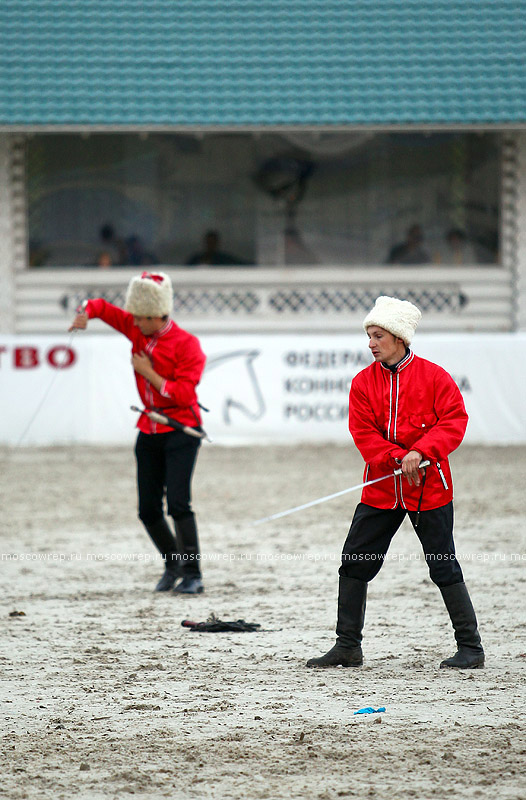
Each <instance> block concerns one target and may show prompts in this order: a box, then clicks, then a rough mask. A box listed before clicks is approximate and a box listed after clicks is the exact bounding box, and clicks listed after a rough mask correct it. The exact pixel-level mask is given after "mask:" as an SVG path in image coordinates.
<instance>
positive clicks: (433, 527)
mask: <svg viewBox="0 0 526 800" xmlns="http://www.w3.org/2000/svg"><path fill="white" fill-rule="evenodd" d="M406 514H409V518H410V520H411V523H412V525H413V528H414V529H415V532H416V535H417V536H418V538H419V539H420V543H421V545H422V549H423V551H424V556H425V559H426V563H427V566H428V569H429V576H430V578H431V580H432V581H433V582H434V583H436V585H437V586H449V585H451V584H453V583H460V582H461V581H463V580H464V578H463V576H462V570H461V568H460V564H459V563H458V561H457V559H456V556H455V544H454V542H453V503H452V502H451V503H448V504H447V505H445V506H441V507H440V508H433V509H431V510H430V511H420V515H419V517H418V525H416V522H417V512H416V511H406V510H405V509H403V508H395V509H388V510H386V509H382V508H374V507H373V506H367V505H365V504H364V503H359V504H358V506H357V507H356V511H355V512H354V517H353V520H352V523H351V527H350V529H349V534H348V536H347V539H346V541H345V544H344V546H343V552H342V563H341V567H340V575H342V576H344V577H347V578H355V579H356V580H359V581H365V582H368V581H371V580H372V579H373V578H374V577H375V575H377V574H378V572H379V571H380V569H381V567H382V564H383V563H384V559H385V556H386V554H387V551H388V549H389V545H390V544H391V539H392V538H393V536H394V535H395V533H396V531H397V530H398V528H399V527H400V525H401V524H402V522H403V520H404V517H405V515H406Z"/></svg>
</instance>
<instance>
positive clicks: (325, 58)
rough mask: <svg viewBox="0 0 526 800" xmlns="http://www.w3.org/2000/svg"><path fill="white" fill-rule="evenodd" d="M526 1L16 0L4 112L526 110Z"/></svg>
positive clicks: (297, 117) (222, 118) (171, 122)
mask: <svg viewBox="0 0 526 800" xmlns="http://www.w3.org/2000/svg"><path fill="white" fill-rule="evenodd" d="M525 76H526V0H515V1H514V2H512V1H511V0H459V1H458V2H453V1H452V0H2V2H1V4H0V125H3V126H19V125H21V126H39V125H52V126H68V125H77V126H105V125H115V126H124V127H131V126H156V125H160V126H164V125H166V126H182V127H184V126H188V127H190V128H192V127H196V126H221V127H225V128H232V127H234V128H235V127H245V126H281V125H299V126H305V125H308V126H324V125H328V126H332V125H367V126H370V125H372V126H386V125H387V126H392V125H394V126H396V125H417V126H418V125H439V126H440V125H451V124H468V125H472V124H478V125H495V124H496V125H499V124H507V123H525V122H526V78H525Z"/></svg>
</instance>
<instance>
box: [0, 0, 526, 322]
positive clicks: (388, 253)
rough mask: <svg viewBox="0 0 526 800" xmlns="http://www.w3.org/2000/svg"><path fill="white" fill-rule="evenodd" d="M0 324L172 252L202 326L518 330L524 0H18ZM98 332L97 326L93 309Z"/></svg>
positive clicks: (177, 282) (68, 305)
mask: <svg viewBox="0 0 526 800" xmlns="http://www.w3.org/2000/svg"><path fill="white" fill-rule="evenodd" d="M0 20H1V23H2V24H1V26H0V37H1V39H2V47H1V52H2V54H3V55H2V69H1V72H0V231H1V236H0V277H1V285H2V291H1V295H0V332H1V333H4V334H30V333H58V332H63V331H64V329H65V326H66V323H67V321H68V320H69V319H70V318H71V316H72V314H73V312H74V309H75V308H76V307H77V305H78V303H79V301H81V300H82V299H84V298H85V297H89V296H94V295H95V296H100V295H103V296H105V297H107V298H108V299H110V300H113V301H115V302H117V303H119V302H121V301H122V299H123V290H124V287H125V286H126V284H127V282H128V280H129V277H130V276H131V275H133V274H135V273H136V272H137V269H138V268H139V267H145V268H150V267H151V266H155V267H156V268H158V269H160V268H162V269H165V270H166V271H168V272H169V273H170V275H171V277H172V279H173V282H174V286H175V287H176V293H175V307H174V316H175V317H176V319H177V320H178V322H180V323H181V324H182V325H183V326H184V327H186V328H189V329H191V330H192V331H194V332H196V333H198V334H200V333H238V332H267V331H268V332H291V331H293V332H298V333H301V332H316V331H319V332H343V331H358V330H360V325H361V320H362V319H363V316H364V314H365V312H366V311H367V310H368V309H369V308H370V306H371V305H372V302H373V301H374V298H375V297H376V296H377V295H379V294H381V293H386V294H397V295H398V296H400V297H404V298H407V299H411V300H413V301H414V302H416V303H417V304H418V305H419V306H420V307H421V308H422V309H423V310H424V311H425V312H426V313H425V314H424V320H423V324H422V329H423V330H424V331H429V332H442V331H447V332H463V331H476V332H497V331H499V332H513V331H521V330H525V329H526V78H525V75H526V71H525V67H526V63H525V62H526V25H525V4H524V2H509V1H508V0H502V1H501V0H469V2H462V3H460V2H453V0H432V1H431V0H423V2H422V0H419V1H418V2H416V1H415V0H407V2H404V3H399V2H394V0H378V2H374V3H367V2H348V3H345V4H342V3H339V2H335V1H333V0H327V2H320V0H301V2H300V0H288V1H287V2H286V3H285V2H271V0H235V1H234V0H230V2H221V1H220V2H214V0H178V2H177V3H173V2H170V0H151V2H150V3H142V2H138V0H128V2H126V3H122V2H117V1H116V0H85V2H82V3H81V2H72V1H71V0H67V1H66V0H40V1H39V2H36V0H27V2H24V3H21V2H17V1H16V0H5V2H4V3H3V4H2V7H1V8H0ZM100 330H101V331H102V326H101V328H100Z"/></svg>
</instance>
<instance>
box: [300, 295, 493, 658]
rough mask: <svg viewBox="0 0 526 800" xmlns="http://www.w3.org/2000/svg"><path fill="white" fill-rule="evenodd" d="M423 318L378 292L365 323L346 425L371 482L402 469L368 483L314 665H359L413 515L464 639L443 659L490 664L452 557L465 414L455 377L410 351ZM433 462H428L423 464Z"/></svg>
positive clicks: (432, 572) (435, 578)
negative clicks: (373, 598) (369, 597)
mask: <svg viewBox="0 0 526 800" xmlns="http://www.w3.org/2000/svg"><path fill="white" fill-rule="evenodd" d="M420 317H421V313H420V311H419V309H418V308H417V307H416V306H414V305H413V304H412V303H409V302H407V301H406V300H398V299H396V298H394V297H379V298H378V299H377V301H376V303H375V306H374V308H373V309H372V311H371V312H370V313H369V314H368V315H367V316H366V318H365V320H364V323H363V326H364V329H365V331H366V333H367V335H368V336H369V348H370V350H371V352H372V355H373V357H374V363H373V364H371V365H370V366H369V367H366V368H365V369H364V370H362V371H361V372H360V373H359V374H358V375H356V377H355V378H354V379H353V381H352V384H351V391H350V396H349V430H350V432H351V434H352V437H353V439H354V442H355V444H356V446H357V447H358V449H359V451H360V453H361V454H362V456H363V458H364V461H365V464H366V466H365V473H364V482H365V481H373V480H374V479H375V478H379V477H381V476H383V475H386V474H389V473H390V472H392V473H394V471H395V470H396V469H398V468H401V470H402V474H401V475H398V476H395V475H394V474H393V477H392V478H387V479H386V480H383V481H379V482H378V483H375V484H372V485H369V486H366V487H365V488H364V490H363V492H362V497H361V502H360V503H359V504H358V506H357V508H356V511H355V514H354V518H353V521H352V524H351V528H350V530H349V534H348V536H347V540H346V542H345V544H344V547H343V553H342V563H341V567H340V570H339V574H340V580H339V596H338V623H337V626H336V634H337V637H338V638H337V641H336V644H335V646H334V647H333V648H332V649H331V650H330V651H329V652H328V653H326V654H325V655H324V656H321V658H312V659H310V661H308V662H307V666H308V667H334V666H338V665H342V666H344V667H357V666H360V665H361V664H362V662H363V656H362V648H361V641H362V628H363V624H364V616H365V601H366V594H367V584H368V582H369V581H371V580H372V579H373V578H374V577H375V575H377V573H378V572H379V570H380V568H381V566H382V564H383V562H384V559H385V556H386V553H387V550H388V548H389V545H390V542H391V539H392V538H393V536H394V534H395V533H396V531H397V530H398V528H399V527H400V525H401V524H402V521H403V519H404V517H405V515H406V514H408V515H409V518H410V520H411V523H412V525H413V528H414V529H415V532H416V534H417V536H418V538H419V539H420V543H421V544H422V548H423V551H424V554H425V558H426V562H427V565H428V568H429V574H430V577H431V580H432V581H434V583H435V584H436V585H437V586H438V587H439V589H440V591H441V593H442V597H443V599H444V602H445V605H446V608H447V610H448V613H449V616H450V618H451V622H452V624H453V628H454V631H455V638H456V642H457V652H456V653H455V655H454V656H453V657H452V658H448V659H445V660H444V661H442V663H441V664H440V666H441V667H456V668H459V669H467V668H474V667H482V666H483V665H484V651H483V649H482V645H481V642H480V636H479V633H478V629H477V620H476V617H475V612H474V610H473V606H472V604H471V600H470V597H469V594H468V591H467V588H466V585H465V583H464V579H463V576H462V570H461V568H460V565H459V563H458V561H457V559H456V557H455V545H454V542H453V489H452V481H451V472H450V469H449V462H448V455H449V454H450V453H451V452H452V451H453V450H455V449H456V448H457V447H458V446H459V444H460V443H461V441H462V439H463V438H464V433H465V430H466V426H467V422H468V416H467V413H466V409H465V408H464V402H463V400H462V395H461V393H460V391H459V389H458V387H457V385H456V384H455V382H454V380H453V378H452V377H451V376H450V375H449V374H448V373H447V372H446V371H445V370H444V369H442V367H439V366H437V365H436V364H433V363H431V362H430V361H426V360H425V359H423V358H419V357H418V356H415V354H414V353H413V352H412V351H411V350H410V349H409V344H410V343H411V338H412V336H413V334H414V332H415V329H416V326H417V324H418V321H419V319H420ZM423 461H429V462H430V465H429V466H428V467H427V468H424V469H421V468H420V467H419V465H420V463H421V462H423Z"/></svg>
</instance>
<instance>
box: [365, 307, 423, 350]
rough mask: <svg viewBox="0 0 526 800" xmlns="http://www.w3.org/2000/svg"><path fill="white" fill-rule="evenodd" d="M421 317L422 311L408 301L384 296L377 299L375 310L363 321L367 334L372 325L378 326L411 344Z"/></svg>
mask: <svg viewBox="0 0 526 800" xmlns="http://www.w3.org/2000/svg"><path fill="white" fill-rule="evenodd" d="M421 317H422V314H421V312H420V309H418V308H417V307H416V306H414V305H413V304H412V303H410V302H409V301H408V300H398V298H396V297H386V296H385V295H383V296H382V297H377V298H376V303H375V304H374V308H373V309H372V311H369V313H368V314H367V316H366V317H365V319H364V321H363V329H364V331H365V332H366V333H367V328H369V327H370V326H371V325H378V327H379V328H384V330H386V331H389V333H392V334H393V336H398V337H399V338H400V339H403V340H404V342H405V343H406V344H411V339H412V338H413V335H414V332H415V330H416V326H417V325H418V322H419V320H420V318H421Z"/></svg>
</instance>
